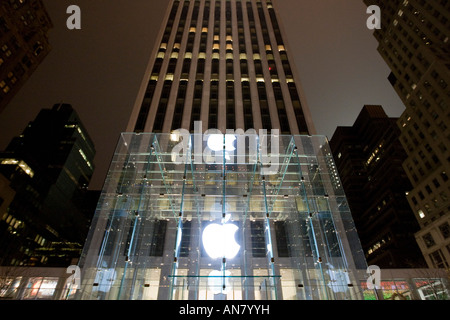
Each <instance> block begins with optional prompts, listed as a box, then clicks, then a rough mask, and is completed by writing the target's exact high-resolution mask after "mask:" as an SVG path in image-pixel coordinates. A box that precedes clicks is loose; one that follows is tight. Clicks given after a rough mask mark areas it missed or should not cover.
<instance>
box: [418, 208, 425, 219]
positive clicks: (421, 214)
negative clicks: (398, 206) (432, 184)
mask: <svg viewBox="0 0 450 320" xmlns="http://www.w3.org/2000/svg"><path fill="white" fill-rule="evenodd" d="M418 214H419V217H420V219H423V218H425V213H424V212H423V210H422V209H421V210H419V211H418Z"/></svg>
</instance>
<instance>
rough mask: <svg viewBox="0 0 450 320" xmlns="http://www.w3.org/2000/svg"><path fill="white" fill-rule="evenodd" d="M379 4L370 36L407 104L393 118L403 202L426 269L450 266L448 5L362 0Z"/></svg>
mask: <svg viewBox="0 0 450 320" xmlns="http://www.w3.org/2000/svg"><path fill="white" fill-rule="evenodd" d="M364 2H365V3H366V4H367V5H372V4H375V5H379V6H380V8H381V11H382V28H381V29H380V30H376V31H375V33H374V35H375V38H376V39H377V40H378V42H379V47H378V51H379V52H380V54H381V56H382V57H383V58H384V60H385V61H386V63H387V64H388V66H389V68H390V69H391V71H392V72H391V74H390V76H389V81H390V82H391V84H392V85H393V87H394V89H395V90H396V92H397V93H398V95H399V97H400V98H401V99H402V101H403V103H404V104H405V106H406V110H405V111H404V112H403V114H402V115H401V116H400V118H399V120H398V126H399V127H400V130H401V138H400V141H401V143H402V144H403V146H404V147H405V150H406V152H407V154H408V157H407V159H406V160H405V162H404V163H403V167H404V169H405V171H406V173H407V175H408V178H409V179H410V181H411V184H412V189H411V191H410V192H409V195H408V202H409V204H410V206H411V208H412V209H413V210H414V212H415V215H416V218H417V220H418V222H419V224H420V227H421V230H420V231H419V232H418V233H417V234H416V240H417V242H418V244H419V246H420V248H421V249H422V252H423V254H424V257H425V259H426V261H427V263H428V265H429V266H430V267H443V268H448V267H449V266H450V235H449V232H448V230H449V219H450V181H449V177H448V175H449V171H450V166H449V163H450V128H449V123H450V113H449V101H450V100H449V95H450V94H449V92H450V91H449V84H450V54H449V53H450V42H449V37H450V21H449V14H450V3H449V2H448V1H424V0H401V1H400V0H397V1H383V0H381V1H376V0H365V1H364Z"/></svg>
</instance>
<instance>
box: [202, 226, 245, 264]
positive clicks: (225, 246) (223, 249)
mask: <svg viewBox="0 0 450 320" xmlns="http://www.w3.org/2000/svg"><path fill="white" fill-rule="evenodd" d="M238 229H239V228H238V226H236V225H235V224H231V223H230V224H229V223H226V224H217V223H211V224H209V225H208V226H206V228H205V230H203V235H202V241H203V247H204V248H205V250H206V253H207V254H208V255H209V256H210V257H211V258H212V259H218V258H223V257H225V258H227V259H233V258H234V257H235V256H236V255H237V254H238V252H239V250H240V249H241V246H240V245H239V244H238V243H237V242H236V239H235V233H236V231H237V230H238Z"/></svg>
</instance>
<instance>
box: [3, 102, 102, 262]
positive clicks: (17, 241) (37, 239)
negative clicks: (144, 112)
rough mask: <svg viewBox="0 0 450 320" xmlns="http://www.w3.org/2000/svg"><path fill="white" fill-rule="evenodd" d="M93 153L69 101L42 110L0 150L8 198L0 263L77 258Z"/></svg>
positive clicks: (85, 223)
mask: <svg viewBox="0 0 450 320" xmlns="http://www.w3.org/2000/svg"><path fill="white" fill-rule="evenodd" d="M94 155H95V148H94V145H93V143H92V141H91V139H90V138H89V135H88V133H87V131H86V129H85V128H84V127H83V124H82V122H81V120H80V118H79V117H78V115H77V113H76V112H75V110H74V109H73V108H72V107H71V106H70V105H68V104H57V105H54V106H53V108H51V109H42V110H41V111H40V112H39V114H38V115H37V117H36V118H35V119H34V120H33V121H32V122H30V123H29V124H28V126H27V127H26V128H25V130H24V131H23V132H22V134H21V135H20V136H18V137H15V138H13V139H12V141H11V142H10V143H9V145H8V146H7V148H6V150H5V151H3V152H1V153H0V172H1V174H2V175H3V177H4V178H5V179H2V181H4V182H2V185H4V186H5V187H3V188H2V189H0V192H1V197H2V199H8V200H7V201H5V206H3V205H2V208H4V210H2V211H1V212H0V235H1V236H0V253H1V254H0V265H3V266H68V265H70V264H71V263H72V260H73V259H77V258H79V256H80V254H81V249H82V247H83V243H84V241H85V239H86V234H87V231H88V228H89V221H90V218H92V215H93V213H92V214H91V217H89V216H88V215H87V214H86V208H85V202H86V199H87V198H86V195H87V194H88V191H87V186H88V184H89V181H90V179H91V176H92V173H93V170H94V164H93V158H94ZM4 194H6V196H4ZM8 195H9V196H8ZM6 203H7V205H6Z"/></svg>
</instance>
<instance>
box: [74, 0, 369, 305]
mask: <svg viewBox="0 0 450 320" xmlns="http://www.w3.org/2000/svg"><path fill="white" fill-rule="evenodd" d="M289 55H290V53H289V50H288V47H287V45H286V43H285V41H284V37H283V32H282V27H281V25H280V23H279V20H278V17H277V13H276V11H275V8H274V4H273V3H272V1H268V0H264V1H259V0H242V1H241V0H212V1H211V0H196V1H179V0H174V1H171V2H170V4H169V5H168V11H167V15H166V19H165V22H164V25H163V28H162V30H161V32H160V38H159V42H158V43H157V45H156V48H155V51H154V53H153V55H152V57H151V59H150V62H149V65H148V69H147V72H146V76H145V79H144V81H143V84H142V87H141V90H140V93H139V96H138V99H137V102H136V105H135V108H134V109H133V111H132V115H131V118H130V122H129V126H128V130H127V131H128V133H122V135H121V137H120V139H119V142H118V145H117V148H116V152H115V154H114V156H113V161H112V163H111V166H110V169H109V172H108V175H107V178H106V181H105V184H104V188H103V191H102V194H101V196H100V201H99V204H98V206H97V211H96V214H95V216H94V219H93V223H92V226H91V230H90V233H89V235H88V239H87V242H86V245H85V249H84V251H83V255H82V258H81V261H80V264H79V265H80V267H81V269H82V284H81V287H80V288H79V289H78V290H77V295H76V298H77V299H109V300H115V299H119V300H127V299H137V300H139V299H161V300H182V299H190V300H195V299H200V300H206V299H214V300H223V299H229V300H232V299H237V300H240V299H243V300H260V299H261V300H264V299H268V300H272V299H305V300H308V299H310V300H313V299H315V300H317V299H363V297H364V294H363V289H362V288H361V285H360V283H359V282H358V281H357V270H360V269H364V270H365V268H367V266H366V262H365V258H364V255H363V252H362V249H361V245H360V243H359V239H358V236H357V233H356V230H355V227H354V224H353V219H352V217H351V214H350V211H349V208H348V205H347V202H346V199H345V196H344V194H343V191H342V187H340V186H339V184H338V183H336V182H338V181H339V178H338V177H336V176H335V175H334V173H335V166H334V161H333V158H332V155H331V152H330V149H329V146H328V142H327V139H326V138H325V137H323V136H315V135H313V134H314V133H315V130H314V126H313V124H312V122H311V117H310V115H309V112H308V109H307V107H306V103H305V99H304V97H303V94H302V92H301V86H300V84H299V81H298V77H297V75H296V74H295V68H294V67H293V65H292V63H291V61H292V60H291V59H290V56H289ZM222 133H223V134H222Z"/></svg>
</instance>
